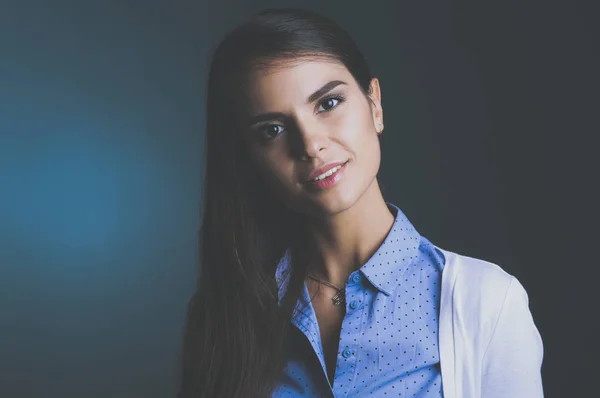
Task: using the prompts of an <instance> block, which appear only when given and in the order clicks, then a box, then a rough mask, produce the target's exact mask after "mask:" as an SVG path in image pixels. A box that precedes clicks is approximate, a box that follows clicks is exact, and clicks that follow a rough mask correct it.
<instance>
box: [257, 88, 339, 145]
mask: <svg viewBox="0 0 600 398" xmlns="http://www.w3.org/2000/svg"><path fill="white" fill-rule="evenodd" d="M332 99H334V100H337V101H338V103H337V104H336V105H334V106H333V107H332V108H330V109H329V110H325V111H323V112H326V113H328V112H331V111H334V110H336V109H337V108H338V107H339V106H340V105H341V104H342V103H343V102H345V101H346V99H345V98H344V97H343V96H342V95H339V94H335V95H330V96H328V97H325V98H323V99H322V100H321V101H319V106H321V105H323V104H324V103H326V102H327V101H329V100H332ZM272 126H281V125H280V124H265V125H263V126H261V127H260V128H259V129H258V133H259V135H260V139H261V140H262V141H272V140H274V139H276V138H277V137H279V136H280V135H281V132H280V133H278V134H277V135H276V136H275V137H273V138H265V137H263V136H262V134H261V132H262V131H263V130H264V129H265V128H268V127H272Z"/></svg>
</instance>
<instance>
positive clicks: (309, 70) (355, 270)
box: [179, 8, 543, 398]
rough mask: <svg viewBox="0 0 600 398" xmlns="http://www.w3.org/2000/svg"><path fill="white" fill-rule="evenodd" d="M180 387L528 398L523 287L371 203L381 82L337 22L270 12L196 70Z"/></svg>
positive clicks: (535, 347)
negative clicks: (198, 161)
mask: <svg viewBox="0 0 600 398" xmlns="http://www.w3.org/2000/svg"><path fill="white" fill-rule="evenodd" d="M207 101H208V108H207V114H206V116H207V143H206V159H207V164H206V170H205V173H206V174H205V178H206V179H205V185H204V201H203V204H204V209H203V221H202V230H201V260H202V269H201V272H200V277H199V283H198V288H197V292H196V294H195V295H194V296H193V298H192V299H191V301H190V305H189V315H188V323H187V328H186V334H185V343H184V358H183V381H182V385H181V390H180V395H179V396H180V397H181V398H199V397H208V398H217V397H223V398H232V397H249V398H255V397H367V396H374V397H384V396H389V397H442V396H443V397H446V398H472V397H484V398H490V397H506V398H520V397H522V398H536V397H542V396H543V392H542V383H541V375H540V370H541V364H542V356H543V346H542V341H541V338H540V334H539V333H538V330H537V329H536V326H535V325H534V322H533V319H532V316H531V313H530V311H529V308H528V298H527V294H526V292H525V290H524V288H523V287H522V285H521V284H520V283H519V282H518V280H517V279H515V278H514V277H513V276H511V275H509V274H507V273H506V272H505V271H503V270H502V269H501V268H500V267H499V266H497V265H495V264H492V263H489V262H486V261H483V260H478V259H475V258H471V257H467V256H464V255H460V254H456V253H453V252H451V251H448V250H444V249H442V248H440V247H437V246H436V245H434V244H433V243H431V242H430V241H429V240H427V238H425V237H424V236H422V235H420V234H419V233H418V232H417V230H416V229H415V227H414V226H413V225H412V224H411V223H410V222H409V220H408V219H407V218H406V216H405V215H404V213H403V212H402V211H401V210H400V209H399V208H398V207H397V206H395V205H394V204H392V203H389V202H387V201H385V200H384V198H383V195H382V192H381V189H380V186H379V183H378V180H377V173H378V170H379V165H380V143H379V136H380V135H381V134H382V132H383V129H384V123H383V109H382V106H381V87H380V85H379V81H378V80H377V78H375V77H373V76H371V74H370V72H369V68H368V66H367V63H366V62H365V59H364V58H363V56H362V55H361V53H360V51H359V50H358V48H357V46H356V44H355V43H354V41H353V40H352V38H351V37H350V36H349V35H348V33H347V32H346V31H344V30H343V29H342V28H340V27H339V26H338V25H337V24H336V23H334V22H332V21H331V20H329V19H327V18H325V17H323V16H320V15H318V14H315V13H313V12H309V11H307V10H301V9H290V8H288V9H269V10H266V11H264V12H262V13H260V14H259V15H257V16H255V17H254V18H253V19H251V20H250V21H248V22H247V23H246V24H244V25H243V26H241V27H238V28H237V29H235V30H234V31H232V32H231V33H230V34H228V35H227V36H226V37H225V39H224V40H223V41H222V43H221V44H220V45H219V47H218V48H217V50H216V52H215V54H214V58H213V62H212V65H211V69H210V75H209V80H208V98H207Z"/></svg>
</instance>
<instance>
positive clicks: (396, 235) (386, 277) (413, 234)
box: [275, 202, 421, 304]
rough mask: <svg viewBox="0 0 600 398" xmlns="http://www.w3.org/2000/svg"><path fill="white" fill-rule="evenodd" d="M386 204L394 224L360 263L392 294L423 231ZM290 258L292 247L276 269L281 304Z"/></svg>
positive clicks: (375, 283)
mask: <svg viewBox="0 0 600 398" xmlns="http://www.w3.org/2000/svg"><path fill="white" fill-rule="evenodd" d="M386 204H387V205H388V208H389V209H390V211H391V212H392V214H394V217H395V218H394V224H393V225H392V228H391V229H390V231H389V233H388V235H387V236H386V237H385V240H384V241H383V243H382V244H381V246H379V248H378V249H377V251H376V252H375V253H374V254H373V255H372V256H371V258H369V260H367V262H366V263H365V264H363V266H362V267H360V269H359V272H361V273H362V274H363V275H364V276H365V277H366V278H367V279H368V280H369V282H371V284H373V286H375V287H376V288H377V289H379V290H380V291H381V292H383V293H384V294H385V295H389V294H390V293H391V292H392V291H393V290H394V287H395V286H397V285H398V283H399V282H400V279H401V278H402V276H403V275H404V272H406V270H407V269H408V267H409V266H410V264H411V262H412V260H414V259H415V258H416V257H417V254H418V250H419V244H420V241H421V235H420V234H419V233H418V232H417V230H416V229H415V227H414V226H413V225H412V223H411V222H410V221H409V220H408V218H407V217H406V215H405V214H404V213H403V212H402V210H400V208H398V207H397V206H395V205H394V204H392V203H389V202H386ZM289 261H290V250H289V249H288V250H286V252H285V254H284V255H283V257H282V258H281V260H280V261H279V264H278V265H277V269H276V271H275V280H276V281H277V286H279V303H280V304H281V300H282V298H283V296H284V294H285V291H286V289H287V285H288V283H289V277H290V269H289Z"/></svg>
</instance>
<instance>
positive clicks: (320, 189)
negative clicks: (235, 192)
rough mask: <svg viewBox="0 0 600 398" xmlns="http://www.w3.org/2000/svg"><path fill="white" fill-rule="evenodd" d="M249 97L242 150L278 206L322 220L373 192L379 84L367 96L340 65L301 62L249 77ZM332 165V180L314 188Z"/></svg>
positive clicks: (257, 71)
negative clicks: (284, 204)
mask: <svg viewBox="0 0 600 398" xmlns="http://www.w3.org/2000/svg"><path fill="white" fill-rule="evenodd" d="M246 94H247V95H246V97H245V99H246V100H247V102H246V103H245V106H244V112H243V116H242V123H243V125H242V129H241V131H242V134H243V137H244V139H245V145H247V149H248V150H249V153H250V159H251V160H252V162H253V165H254V166H255V167H257V171H258V173H259V176H260V178H261V180H262V181H264V182H265V184H266V186H267V188H268V189H270V190H271V191H272V193H273V194H274V195H276V197H277V198H278V199H279V200H283V201H284V202H285V203H286V204H287V205H288V206H289V207H291V208H293V209H294V210H296V211H299V212H302V213H306V214H311V215H318V216H323V215H332V214H335V213H338V212H341V211H344V210H345V209H348V208H349V207H351V206H352V205H353V204H354V203H356V201H358V200H359V199H360V197H361V196H362V195H364V193H365V192H366V191H367V190H369V189H378V186H377V184H376V183H375V184H374V182H376V176H377V172H378V170H379V165H380V147H379V137H378V134H379V133H378V131H380V130H382V129H383V112H382V109H381V95H380V90H379V82H378V80H377V79H376V78H374V79H372V81H371V94H369V97H367V96H365V94H364V93H363V92H362V91H361V89H360V88H359V86H358V84H357V83H356V81H355V80H354V78H353V76H352V75H351V74H350V72H349V71H348V70H347V69H346V67H345V66H344V65H343V64H340V63H338V62H334V61H323V60H318V61H315V60H302V61H298V62H296V63H294V64H291V65H290V64H285V65H283V66H282V65H278V66H274V67H270V68H267V69H265V68H263V69H255V70H253V71H252V72H251V74H250V79H249V84H248V89H247V92H246ZM369 98H370V99H371V100H372V101H373V103H371V101H370V100H369ZM337 164H339V165H341V169H339V170H338V171H337V172H336V173H334V174H332V175H330V176H329V177H328V178H324V179H320V181H318V182H314V181H311V180H312V177H316V175H317V174H321V173H322V172H323V171H325V172H326V171H327V170H330V172H331V168H332V166H335V165H337ZM334 170H335V169H334ZM315 173H316V174H315ZM322 177H323V175H322V174H321V178H322Z"/></svg>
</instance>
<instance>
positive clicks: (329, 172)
mask: <svg viewBox="0 0 600 398" xmlns="http://www.w3.org/2000/svg"><path fill="white" fill-rule="evenodd" d="M342 166H343V164H340V165H339V166H335V167H334V168H333V169H329V171H326V172H325V173H323V174H321V175H320V176H318V177H317V178H315V179H314V180H313V181H320V180H322V179H324V178H327V177H329V176H330V175H332V174H333V173H335V172H336V171H338V170H339V169H341V168H342Z"/></svg>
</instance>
